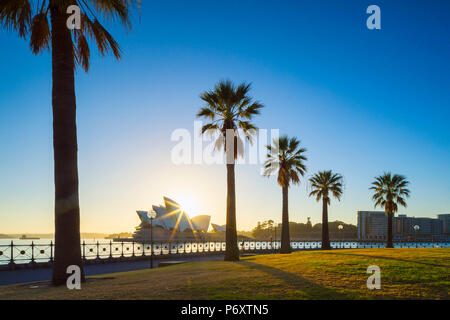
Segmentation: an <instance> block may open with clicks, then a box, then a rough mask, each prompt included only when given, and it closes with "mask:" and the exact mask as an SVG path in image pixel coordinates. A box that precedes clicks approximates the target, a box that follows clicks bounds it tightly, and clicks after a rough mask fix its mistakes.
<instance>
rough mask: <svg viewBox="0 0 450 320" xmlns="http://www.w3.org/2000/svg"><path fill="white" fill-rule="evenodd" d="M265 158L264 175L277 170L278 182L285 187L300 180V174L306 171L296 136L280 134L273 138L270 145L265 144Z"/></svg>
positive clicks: (303, 149)
mask: <svg viewBox="0 0 450 320" xmlns="http://www.w3.org/2000/svg"><path fill="white" fill-rule="evenodd" d="M267 151H268V154H267V160H266V161H265V163H264V175H265V176H270V175H272V174H273V173H275V172H277V171H278V179H277V181H278V184H279V185H280V186H281V187H287V188H289V186H290V185H291V183H293V184H298V183H299V182H300V176H304V175H305V172H306V166H305V161H306V160H307V158H306V157H305V155H304V153H305V152H306V149H305V148H301V147H300V141H299V140H297V138H296V137H292V138H290V139H289V138H288V137H287V136H281V137H280V138H279V139H278V141H277V140H274V141H273V145H272V146H267Z"/></svg>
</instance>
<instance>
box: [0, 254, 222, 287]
mask: <svg viewBox="0 0 450 320" xmlns="http://www.w3.org/2000/svg"><path fill="white" fill-rule="evenodd" d="M220 260H223V254H219V255H214V256H204V257H184V258H176V257H174V258H173V259H170V261H188V262H196V261H220ZM159 261H164V262H167V261H169V259H165V260H158V259H155V260H154V261H153V266H154V267H157V266H158V262H159ZM149 266H150V261H149V260H147V261H131V262H115V263H108V264H91V265H86V266H84V272H85V274H86V275H87V276H93V275H97V274H106V273H116V272H126V271H133V270H141V269H148V268H149ZM51 278H52V269H51V268H46V269H22V270H14V271H9V270H7V271H0V286H2V285H10V284H19V283H27V282H37V281H48V280H51Z"/></svg>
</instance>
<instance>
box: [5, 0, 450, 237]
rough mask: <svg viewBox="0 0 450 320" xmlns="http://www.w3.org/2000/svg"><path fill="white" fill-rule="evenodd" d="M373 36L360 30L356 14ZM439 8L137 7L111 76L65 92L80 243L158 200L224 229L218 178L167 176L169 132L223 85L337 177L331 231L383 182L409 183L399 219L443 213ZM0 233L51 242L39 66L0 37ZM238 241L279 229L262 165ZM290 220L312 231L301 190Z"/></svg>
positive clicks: (173, 171)
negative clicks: (272, 223)
mask: <svg viewBox="0 0 450 320" xmlns="http://www.w3.org/2000/svg"><path fill="white" fill-rule="evenodd" d="M371 4H376V5H378V6H380V8H381V27H382V29H381V30H368V29H367V28H366V19H367V17H368V15H367V14H366V12H365V11H366V8H367V6H369V5H371ZM449 14H450V2H449V1H446V0H442V1H437V0H432V1H425V0H420V1H418V0H415V1H399V0H395V1H393V0H391V1H379V0H374V1H363V0H355V1H337V0H335V1H325V0H315V1H312V0H311V1H298V0H296V1H267V0H265V1H250V0H241V1H237V0H227V1H219V0H218V1H168V0H164V1H147V0H143V11H142V16H141V22H140V23H139V19H138V18H137V17H134V18H133V26H134V27H133V31H132V32H128V33H126V32H125V31H123V30H122V29H121V28H119V27H117V26H109V28H110V30H111V32H112V34H113V35H114V36H115V37H116V38H117V40H118V42H119V43H120V44H121V46H122V49H123V51H124V55H123V59H122V60H121V61H120V62H116V61H114V59H113V58H112V57H107V58H101V57H100V56H99V55H98V54H97V52H96V50H94V49H92V50H91V51H92V53H93V59H92V61H91V70H90V72H89V73H88V74H85V73H84V72H83V71H81V70H78V72H77V75H76V91H77V105H78V130H79V170H80V197H81V212H82V213H81V218H82V231H85V232H89V231H97V232H117V231H132V230H133V228H134V226H136V225H137V224H138V221H137V216H136V214H135V213H134V211H135V210H136V209H148V208H150V206H151V205H152V204H156V203H159V202H161V199H162V196H163V195H167V196H171V197H173V198H174V199H181V200H180V202H182V201H185V202H190V204H189V206H190V207H191V208H194V209H195V210H198V212H189V213H190V214H191V215H195V214H197V213H208V214H211V215H212V220H213V222H215V223H219V224H221V223H225V195H226V185H225V183H226V180H225V166H199V165H182V166H176V165H174V164H172V163H171V161H170V151H171V149H172V147H173V146H174V145H175V143H174V142H171V141H170V135H171V133H172V132H173V130H175V129H177V128H186V129H189V130H191V131H192V129H193V121H194V120H195V113H196V112H197V111H198V109H199V107H200V106H201V105H202V103H201V101H200V99H199V94H200V93H201V92H202V91H203V90H206V89H209V88H211V87H213V85H214V84H215V83H216V82H217V81H218V80H220V79H231V80H233V81H235V82H240V81H247V82H251V83H252V84H253V89H252V92H251V93H252V95H253V96H254V97H255V98H257V99H258V100H260V101H261V102H263V103H264V104H265V105H266V108H265V109H264V110H263V112H262V115H261V116H259V117H257V118H255V120H254V122H255V124H256V125H257V126H258V127H260V128H269V129H270V128H279V129H280V130H281V133H286V134H288V135H292V136H294V135H295V136H297V137H298V138H300V139H301V140H302V143H303V144H304V146H305V147H306V148H307V149H308V158H309V160H308V163H307V165H308V176H309V175H310V174H312V173H314V172H316V171H317V170H319V169H333V170H335V171H337V172H340V173H341V174H343V175H344V178H345V185H346V188H345V195H344V197H343V199H342V201H341V202H340V203H337V202H336V201H333V202H332V205H331V208H330V220H337V219H339V220H343V221H345V222H350V223H354V224H356V211H357V210H370V209H372V208H373V204H372V202H371V198H370V192H369V190H368V188H369V184H370V182H371V181H372V179H373V177H374V176H376V175H379V174H381V173H383V172H384V171H388V170H390V171H393V172H395V173H401V174H404V175H406V176H407V177H408V179H409V180H410V181H411V192H412V193H411V198H410V200H409V201H408V204H409V206H408V208H407V209H402V210H401V212H400V213H406V214H408V215H411V216H428V217H434V216H435V215H436V214H439V213H445V212H450V172H449V163H450V161H449V160H450V148H449V147H450V130H449V118H450V111H449V109H450V108H449V107H450V77H449V74H450V41H449V40H450V19H449V18H448V16H449ZM0 43H1V44H2V47H1V48H2V50H0V61H1V63H2V68H1V70H2V71H1V78H0V155H1V156H0V233H12V232H52V231H53V191H54V189H53V172H52V171H53V163H52V161H53V160H52V159H53V158H52V157H53V155H52V132H51V123H52V119H51V60H50V55H49V53H44V54H41V55H39V56H33V55H32V54H31V52H30V50H29V47H28V43H27V42H25V41H23V40H22V39H19V38H18V37H17V36H16V34H12V33H6V32H5V31H4V30H1V31H0ZM236 184H237V215H238V229H250V228H252V227H253V226H255V225H256V222H257V221H258V220H259V221H261V220H265V219H274V220H276V221H280V220H281V219H280V218H281V189H280V188H279V186H277V185H276V181H275V180H274V179H267V178H262V177H261V176H260V175H259V167H258V166H250V165H246V166H240V167H239V168H238V169H237V179H236ZM290 217H291V220H292V221H303V222H304V221H306V217H311V218H312V221H313V222H314V223H316V222H320V219H321V205H320V204H318V203H316V202H315V201H314V200H312V199H309V198H308V197H307V187H306V183H305V181H303V182H302V184H301V185H300V186H298V187H294V188H292V189H291V190H290Z"/></svg>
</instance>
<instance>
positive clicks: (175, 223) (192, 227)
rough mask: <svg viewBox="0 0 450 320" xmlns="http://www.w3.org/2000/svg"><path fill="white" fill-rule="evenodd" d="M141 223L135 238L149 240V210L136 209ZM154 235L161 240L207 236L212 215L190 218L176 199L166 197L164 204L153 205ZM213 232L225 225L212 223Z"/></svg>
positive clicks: (220, 229) (222, 228) (223, 227)
mask: <svg viewBox="0 0 450 320" xmlns="http://www.w3.org/2000/svg"><path fill="white" fill-rule="evenodd" d="M136 212H137V214H138V217H139V219H140V221H141V224H140V225H139V226H138V227H136V231H135V232H134V235H133V239H134V240H137V241H139V240H148V239H149V237H150V225H151V220H150V218H149V216H148V212H147V211H136ZM153 215H154V218H153V237H154V238H155V239H160V240H168V239H173V240H177V239H189V238H194V237H202V236H205V235H206V234H207V232H208V230H209V229H210V220H211V217H210V216H208V215H199V216H195V217H193V218H190V217H189V216H188V215H187V213H186V212H185V211H183V210H182V209H181V206H180V205H179V204H178V203H177V202H175V201H174V200H172V199H170V198H167V197H164V205H159V206H155V205H154V206H153ZM211 231H212V232H216V233H217V232H221V231H225V226H218V225H216V224H211Z"/></svg>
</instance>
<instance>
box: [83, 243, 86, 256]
mask: <svg viewBox="0 0 450 320" xmlns="http://www.w3.org/2000/svg"><path fill="white" fill-rule="evenodd" d="M83 261H86V243H85V241H84V240H83Z"/></svg>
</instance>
